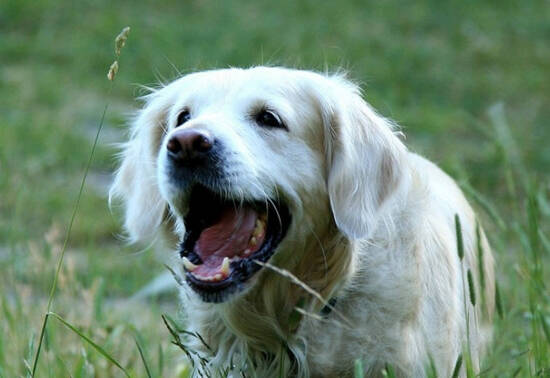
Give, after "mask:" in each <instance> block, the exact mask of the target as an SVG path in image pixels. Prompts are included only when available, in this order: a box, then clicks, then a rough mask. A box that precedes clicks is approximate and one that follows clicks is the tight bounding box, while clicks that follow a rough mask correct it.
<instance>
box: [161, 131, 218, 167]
mask: <svg viewBox="0 0 550 378" xmlns="http://www.w3.org/2000/svg"><path fill="white" fill-rule="evenodd" d="M213 146H214V138H213V137H212V135H210V133H208V131H206V130H199V129H182V130H176V131H175V132H174V133H173V134H172V136H171V137H170V139H169V140H168V143H167V144H166V149H167V150H168V154H169V155H170V156H171V157H172V158H174V159H177V160H181V161H188V162H190V161H193V160H197V159H200V158H201V157H204V156H206V155H207V154H208V153H209V152H210V151H211V150H212V147H213Z"/></svg>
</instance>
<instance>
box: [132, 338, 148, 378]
mask: <svg viewBox="0 0 550 378" xmlns="http://www.w3.org/2000/svg"><path fill="white" fill-rule="evenodd" d="M134 340H135V342H136V346H137V348H138V351H139V356H140V357H141V362H143V366H144V367H145V372H146V373H147V376H148V377H149V378H151V377H152V376H151V371H150V370H149V364H148V363H147V360H146V359H145V355H144V353H143V348H142V347H141V343H140V342H139V338H138V336H137V334H135V335H134Z"/></svg>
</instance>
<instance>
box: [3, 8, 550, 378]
mask: <svg viewBox="0 0 550 378" xmlns="http://www.w3.org/2000/svg"><path fill="white" fill-rule="evenodd" d="M124 26H130V27H131V32H130V36H129V40H128V42H127V45H126V47H125V48H124V50H123V52H122V57H121V59H120V71H119V73H118V75H117V78H116V81H115V84H114V86H113V87H112V89H111V83H110V82H109V81H108V80H107V78H106V74H107V69H108V67H109V65H110V64H111V63H112V61H113V59H114V51H113V46H114V37H115V36H116V35H117V34H118V33H119V32H120V30H121V29H122V28H123V27H124ZM0 62H1V64H0V98H1V100H0V273H1V274H0V293H1V298H0V314H1V315H0V319H1V320H0V377H14V376H27V375H29V371H30V369H32V363H33V358H34V355H35V353H36V350H37V345H38V340H39V336H40V329H41V325H42V322H43V319H44V314H45V312H46V308H47V302H48V295H49V292H50V287H51V285H52V280H53V277H54V272H55V269H56V264H57V262H58V260H59V257H60V253H61V250H62V245H63V242H64V238H65V235H66V232H67V228H68V226H69V221H70V219H71V215H72V212H73V209H74V207H75V203H76V200H77V196H78V192H79V187H80V183H81V180H82V177H83V174H84V171H85V168H86V164H87V161H88V158H89V156H90V153H91V150H92V144H93V141H94V137H95V134H96V132H97V128H98V124H99V121H100V119H101V115H102V112H103V109H104V107H105V106H106V105H108V109H107V113H106V118H105V122H104V125H103V129H102V131H101V134H100V137H99V142H98V146H97V150H96V151H95V155H94V158H93V161H92V165H91V168H90V174H89V176H88V179H87V182H86V185H85V186H84V190H83V193H82V198H81V202H80V207H79V210H78V213H77V215H76V219H75V222H74V225H73V228H72V233H71V236H70V239H69V242H68V245H67V251H66V254H65V259H64V264H63V266H62V269H61V272H60V275H59V280H58V282H57V292H56V294H55V299H54V302H53V307H52V310H53V311H55V312H56V313H57V314H60V315H61V316H62V317H63V318H64V319H66V320H67V321H68V322H69V323H70V324H72V325H73V326H75V327H77V328H78V329H79V330H80V332H81V333H83V334H84V335H86V336H88V337H90V338H91V339H92V340H93V341H94V342H96V343H97V344H98V345H101V347H102V348H104V350H105V351H107V354H108V355H109V356H111V357H112V358H114V359H116V361H118V363H120V364H121V365H122V366H123V367H124V368H125V369H126V370H127V371H128V372H129V373H130V374H131V375H133V376H145V375H146V374H147V371H146V370H147V369H146V367H145V364H144V363H143V359H145V360H146V361H147V365H148V366H147V367H148V369H149V370H150V373H151V374H152V375H153V376H185V375H186V373H185V371H184V370H185V363H184V360H183V358H182V357H183V356H182V353H181V351H179V350H178V349H177V347H175V346H173V345H172V344H171V343H170V341H171V339H170V334H169V332H168V330H167V329H166V327H165V325H164V323H163V321H162V319H161V315H162V314H168V315H169V316H171V317H172V318H174V319H177V318H178V315H179V307H178V301H177V297H176V294H175V292H173V291H170V290H168V291H162V292H161V293H156V294H155V293H153V294H148V295H141V294H143V291H142V289H143V288H144V287H147V285H149V284H150V283H151V282H152V281H153V280H154V279H155V278H157V277H158V276H159V275H162V274H164V273H165V271H166V269H165V268H164V267H163V265H162V263H161V262H160V259H159V258H158V257H159V256H158V255H156V253H157V254H159V253H167V252H162V251H158V252H155V251H153V250H152V249H151V248H149V247H148V246H127V245H125V243H124V241H123V240H122V239H121V237H120V233H121V228H120V214H119V212H120V211H119V208H118V207H117V206H116V205H115V206H114V208H113V209H112V211H110V210H109V208H108V206H107V200H106V194H107V190H108V186H109V183H110V181H111V177H112V171H113V169H114V167H115V165H116V164H115V162H116V160H115V158H114V155H115V153H116V151H117V150H116V148H115V146H114V145H115V143H117V142H121V141H123V140H124V137H125V130H126V128H127V123H126V120H127V118H128V115H129V114H131V112H132V111H133V109H135V108H136V107H138V106H139V103H138V102H137V101H136V100H135V98H136V97H137V96H139V95H140V94H142V93H143V92H142V90H141V89H140V87H139V85H138V84H143V85H155V84H157V83H158V82H159V81H168V80H171V79H173V78H175V77H177V76H178V75H179V74H180V73H185V72H190V71H194V70H199V69H208V68H215V67H228V66H251V65H258V64H272V65H273V64H282V65H288V66H293V67H300V68H308V69H315V70H321V71H324V70H327V69H328V70H329V71H330V70H336V69H338V68H341V67H343V68H345V69H347V70H348V71H349V74H350V77H351V78H352V79H354V80H356V81H358V82H360V83H362V85H363V87H364V89H365V97H366V98H367V100H368V101H369V102H370V103H371V104H373V105H374V106H375V107H376V108H377V109H379V111H380V112H381V113H382V114H384V115H386V116H388V117H391V118H393V119H394V120H396V121H397V122H398V123H399V124H400V125H402V128H403V131H404V132H405V134H406V135H407V144H408V146H409V147H410V148H411V149H412V150H414V151H417V152H420V153H422V154H424V155H425V156H427V157H429V158H430V159H432V160H433V161H435V162H437V163H438V164H439V165H440V166H441V167H443V168H444V169H445V170H446V171H447V172H449V173H450V174H451V175H452V176H453V177H455V178H456V179H457V181H458V182H459V183H460V184H461V185H462V187H463V188H464V189H465V191H466V193H467V195H468V197H469V198H470V199H471V202H472V203H473V204H474V206H475V207H476V209H477V210H478V212H479V215H480V219H481V221H482V223H483V225H484V227H485V228H486V230H487V233H488V237H489V239H490V241H491V243H492V245H493V248H494V250H495V256H496V259H497V271H498V273H497V276H498V283H499V286H500V294H501V299H502V301H501V302H502V309H503V311H502V312H503V314H502V315H503V316H502V317H499V318H498V319H497V320H496V324H495V336H494V346H493V347H492V348H491V352H490V355H489V357H488V358H487V360H486V362H485V364H484V367H483V369H484V370H483V374H482V375H483V376H487V377H500V376H514V375H516V376H522V377H523V376H526V377H529V376H537V375H538V376H545V374H546V375H550V332H549V331H548V330H549V329H550V291H549V288H548V285H549V284H550V242H549V238H550V224H549V223H550V222H549V219H550V174H549V172H550V146H549V141H550V124H549V121H548V120H549V119H550V5H549V3H548V1H544V0H533V1H523V2H517V1H508V0H502V1H485V2H471V1H461V2H459V1H428V0H421V1H416V2H414V3H413V4H411V5H409V6H405V5H404V4H403V2H401V1H397V0H384V1H377V2H372V4H368V3H367V2H365V1H358V0H355V1H348V2H345V3H344V2H330V1H324V2H323V1H313V0H307V1H293V0H281V1H279V2H273V1H267V0H258V1H255V2H247V1H244V0H235V1H225V2H222V1H213V0H192V1H185V2H183V1H162V2H159V1H142V2H135V1H130V0H126V1H118V2H113V1H106V0H96V1H67V0H63V1H53V0H35V1H21V0H4V1H2V2H1V3H0ZM148 287H151V286H148ZM136 339H137V340H138V341H139V344H140V346H141V348H142V352H143V358H142V357H141V355H140V352H139V350H138V347H137V345H136ZM36 375H37V376H44V377H46V376H48V377H49V376H51V377H57V376H73V377H81V376H82V377H88V376H99V377H104V376H123V373H122V372H121V370H119V369H118V368H117V367H116V366H115V365H113V364H112V363H110V362H109V361H108V360H107V359H106V358H105V357H104V356H103V355H102V354H101V353H98V352H97V351H96V350H95V349H94V348H93V347H91V346H90V345H89V344H88V343H86V342H85V341H84V340H83V339H82V338H81V337H79V336H78V335H76V334H75V333H74V332H72V331H71V330H70V329H68V328H67V327H66V326H64V325H63V324H62V323H61V322H60V321H58V320H56V319H54V318H50V321H49V324H48V328H47V331H46V333H45V338H44V342H43V348H42V352H41V356H40V360H39V363H38V365H37V369H36Z"/></svg>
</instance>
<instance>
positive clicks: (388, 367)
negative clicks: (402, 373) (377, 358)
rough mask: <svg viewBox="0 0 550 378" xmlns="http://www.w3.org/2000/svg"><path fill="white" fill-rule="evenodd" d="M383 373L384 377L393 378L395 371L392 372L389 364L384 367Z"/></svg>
mask: <svg viewBox="0 0 550 378" xmlns="http://www.w3.org/2000/svg"><path fill="white" fill-rule="evenodd" d="M384 371H385V372H386V377H388V378H395V371H394V370H393V367H392V366H391V365H390V364H386V365H385V367H384Z"/></svg>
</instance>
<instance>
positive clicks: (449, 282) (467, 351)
mask: <svg viewBox="0 0 550 378" xmlns="http://www.w3.org/2000/svg"><path fill="white" fill-rule="evenodd" d="M401 135H402V134H401V133H399V132H397V128H396V126H395V125H394V124H393V123H392V122H391V121H389V120H388V119H386V118H383V117H382V116H380V115H379V114H377V113H376V112H375V111H374V110H373V109H372V108H371V107H370V106H369V105H368V104H367V103H366V102H365V101H364V100H363V98H362V94H361V90H360V89H359V87H358V86H357V85H355V84H353V83H352V82H351V81H350V80H348V79H347V78H346V76H345V75H344V74H339V73H336V74H322V73H315V72H311V71H302V70H296V69H287V68H281V67H253V68H248V69H239V68H229V69H221V70H212V71H204V72H196V73H191V74H188V75H185V76H183V77H181V78H179V79H177V80H175V81H173V82H172V83H170V84H168V85H165V86H163V87H161V88H160V89H155V90H152V91H151V93H150V94H148V95H146V96H145V97H144V106H143V108H142V109H141V110H140V111H139V112H138V114H137V116H136V118H135V119H134V121H133V127H132V129H131V134H130V137H129V141H128V142H127V143H126V144H124V146H123V150H122V153H121V163H120V167H119V169H118V171H117V173H116V176H115V181H114V183H113V186H112V189H111V196H112V197H119V198H121V199H122V202H123V204H124V209H125V210H124V212H125V213H124V214H125V216H124V218H125V221H124V225H125V229H126V231H127V233H128V236H129V239H130V240H131V241H151V240H159V239H160V240H163V241H164V243H165V246H167V247H168V248H170V249H171V250H175V251H176V252H175V253H173V254H172V258H171V264H172V267H173V270H174V272H175V274H177V275H179V276H180V279H181V281H180V283H181V285H182V287H181V297H182V301H183V308H184V310H185V312H186V320H185V324H186V326H187V327H188V330H189V331H190V332H192V333H193V335H195V337H189V340H188V343H189V345H188V347H189V350H191V351H193V353H190V354H191V355H192V356H193V359H195V360H196V361H195V363H194V367H195V370H194V374H195V375H197V376H202V375H206V374H207V372H208V371H210V372H224V373H226V374H230V375H231V374H233V376H242V375H243V374H244V376H258V377H270V376H277V377H280V376H297V377H310V376H311V377H347V376H353V372H354V369H355V367H356V366H362V368H363V370H364V373H365V374H366V375H367V376H380V375H382V374H383V370H384V369H392V370H393V371H394V372H395V374H396V375H397V376H407V377H421V376H425V375H427V374H428V372H429V371H433V370H434V369H435V370H436V371H437V374H438V375H439V376H450V375H451V374H452V372H453V369H454V368H455V364H456V362H457V359H458V358H459V356H463V357H464V359H466V358H467V357H469V358H470V360H471V366H472V367H473V369H474V370H476V371H478V370H479V366H480V360H481V358H482V355H483V351H484V350H485V349H486V346H487V343H488V342H489V340H490V338H491V321H492V317H493V309H494V290H495V285H494V271H493V265H494V262H493V257H492V255H491V249H490V247H489V245H488V242H487V239H486V236H485V234H484V232H483V230H482V229H481V227H480V226H479V223H478V221H477V219H476V217H475V214H474V212H473V210H472V209H471V207H470V206H469V204H468V202H467V200H466V199H465V198H464V196H463V194H462V192H461V190H460V189H459V188H458V186H457V185H456V184H455V182H454V181H453V180H452V179H451V178H450V177H449V176H447V175H446V174H445V173H444V172H443V171H442V170H440V169H439V168H438V167H437V166H436V165H435V164H433V163H431V162H429V161H428V160H426V159H424V158H423V157H420V156H419V155H416V154H414V153H412V152H410V151H409V150H408V149H407V148H406V147H405V145H404V144H403V142H402V141H401V138H400V136H401ZM467 276H470V277H469V278H470V280H471V282H470V285H469V283H468V280H467V278H466V277H467ZM475 298H477V303H476V299H475ZM196 335H200V337H196ZM357 361H361V364H358V362H357ZM461 374H464V367H463V368H462V371H461Z"/></svg>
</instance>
